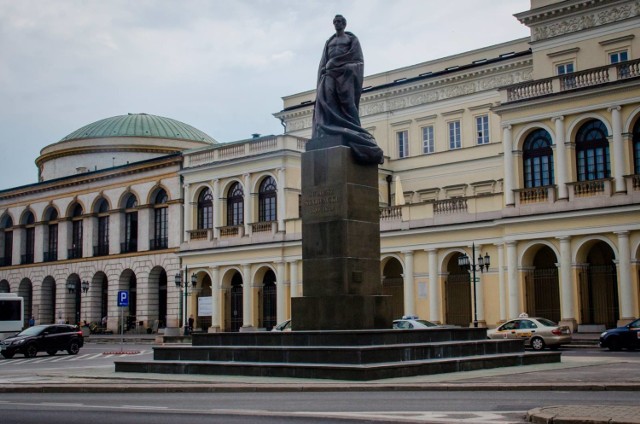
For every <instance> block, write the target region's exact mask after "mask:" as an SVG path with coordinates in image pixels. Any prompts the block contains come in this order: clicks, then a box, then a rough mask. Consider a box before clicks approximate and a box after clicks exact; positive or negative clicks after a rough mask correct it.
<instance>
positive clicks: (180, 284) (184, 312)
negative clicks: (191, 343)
mask: <svg viewBox="0 0 640 424" xmlns="http://www.w3.org/2000/svg"><path fill="white" fill-rule="evenodd" d="M188 275H189V269H188V268H185V269H184V276H185V281H184V283H183V282H182V272H180V271H178V272H177V273H176V276H175V283H176V287H177V288H179V289H180V290H184V300H183V301H182V302H181V303H180V311H179V313H180V317H181V318H182V325H183V327H182V328H183V329H184V334H185V336H186V335H188V334H189V324H188V319H187V296H188V295H189V283H188V282H187V281H186V279H187V278H186V277H187V276H188ZM197 282H198V277H196V274H191V286H192V287H195V286H196V283H197Z"/></svg>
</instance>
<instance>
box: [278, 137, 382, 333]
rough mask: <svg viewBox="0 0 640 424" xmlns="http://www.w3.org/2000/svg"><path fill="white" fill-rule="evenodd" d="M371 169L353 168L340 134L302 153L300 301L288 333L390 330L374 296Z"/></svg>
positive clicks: (376, 269) (376, 229) (376, 246)
mask: <svg viewBox="0 0 640 424" xmlns="http://www.w3.org/2000/svg"><path fill="white" fill-rule="evenodd" d="M378 180H379V177H378V166H377V165H375V164H372V165H361V164H358V163H356V162H355V160H354V159H353V155H352V151H351V149H350V148H349V147H346V146H345V145H344V140H343V139H342V137H341V136H323V137H320V138H316V139H313V140H311V141H309V142H308V143H307V151H306V152H305V153H303V154H302V198H301V214H302V273H303V278H304V284H303V293H302V294H303V295H302V297H297V298H292V299H291V317H292V328H293V330H296V331H306V330H356V329H357V330H365V329H388V328H391V324H392V320H393V316H392V307H391V297H390V296H384V295H382V283H381V279H380V213H379V210H380V209H379V200H378V199H379V187H378V185H379V182H378Z"/></svg>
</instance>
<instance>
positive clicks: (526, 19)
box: [514, 0, 640, 42]
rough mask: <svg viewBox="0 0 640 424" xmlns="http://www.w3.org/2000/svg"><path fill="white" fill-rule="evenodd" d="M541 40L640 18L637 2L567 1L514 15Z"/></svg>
mask: <svg viewBox="0 0 640 424" xmlns="http://www.w3.org/2000/svg"><path fill="white" fill-rule="evenodd" d="M514 16H515V17H516V18H517V19H518V20H519V21H520V22H522V23H523V24H525V25H527V26H528V27H529V28H531V41H532V42H536V41H541V40H546V39H549V38H553V37H558V36H561V35H565V34H570V33H574V32H579V31H583V30H586V29H590V28H595V27H599V26H603V25H607V24H611V23H614V22H620V21H623V20H627V19H631V18H635V17H638V16H640V0H567V1H563V2H559V3H553V4H551V5H548V6H545V7H540V8H537V9H532V10H529V11H526V12H522V13H518V14H516V15H514Z"/></svg>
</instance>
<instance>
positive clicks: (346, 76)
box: [312, 15, 384, 164]
mask: <svg viewBox="0 0 640 424" xmlns="http://www.w3.org/2000/svg"><path fill="white" fill-rule="evenodd" d="M333 25H334V27H335V29H336V33H335V34H334V35H332V36H331V38H329V40H327V42H326V44H325V46H324V50H323V52H322V59H321V60H320V67H319V69H318V87H317V94H316V103H315V109H314V112H313V128H312V131H313V138H316V137H320V136H322V135H341V136H342V137H343V140H344V143H345V144H346V145H347V146H349V147H351V150H352V152H353V156H354V158H355V160H356V162H358V163H361V164H382V163H383V162H384V157H383V153H382V149H380V147H378V145H377V144H376V142H375V139H374V138H373V136H372V135H371V134H369V132H367V131H366V130H365V129H364V128H362V127H361V126H360V125H361V124H360V115H359V113H358V109H359V107H360V95H361V94H362V81H363V80H364V58H363V55H362V48H361V47H360V41H358V38H357V37H356V36H355V35H354V34H352V33H351V32H347V31H345V28H346V26H347V20H346V19H345V18H344V16H342V15H336V17H335V18H334V19H333Z"/></svg>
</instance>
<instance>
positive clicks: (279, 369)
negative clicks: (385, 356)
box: [116, 352, 560, 381]
mask: <svg viewBox="0 0 640 424" xmlns="http://www.w3.org/2000/svg"><path fill="white" fill-rule="evenodd" d="M550 362H560V353H558V352H527V353H525V352H520V353H506V354H494V355H475V356H467V357H462V358H438V359H425V360H409V361H400V362H380V363H374V364H333V363H324V364H319V363H281V362H226V361H180V362H176V361H153V362H143V363H141V362H124V361H120V362H116V371H117V372H139V373H161V374H187V375H188V374H199V375H239V376H255V377H291V378H313V379H332V380H346V381H370V380H380V379H385V378H397V377H410V376H415V375H431V374H442V373H451V372H461V371H474V370H481V369H490V368H501V367H512V366H522V365H533V364H541V363H550Z"/></svg>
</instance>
